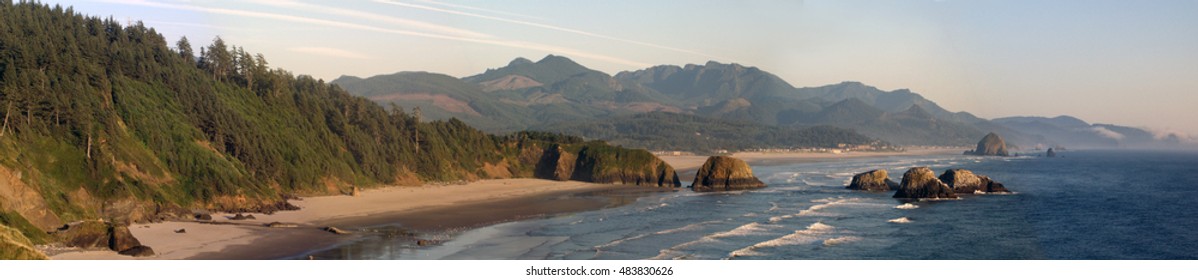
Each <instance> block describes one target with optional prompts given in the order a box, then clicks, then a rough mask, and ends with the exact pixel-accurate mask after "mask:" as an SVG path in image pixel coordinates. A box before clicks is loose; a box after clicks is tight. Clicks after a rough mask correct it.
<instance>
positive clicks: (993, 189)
mask: <svg viewBox="0 0 1198 280" xmlns="http://www.w3.org/2000/svg"><path fill="white" fill-rule="evenodd" d="M940 181H941V182H944V184H945V185H948V186H949V187H950V188H952V189H953V192H955V193H1009V192H1011V191H1009V190H1007V188H1006V187H1004V186H1003V184H1002V183H999V182H995V181H994V180H991V179H990V177H986V176H982V175H977V174H973V172H972V171H969V170H965V169H949V170H945V171H944V174H941V175H940Z"/></svg>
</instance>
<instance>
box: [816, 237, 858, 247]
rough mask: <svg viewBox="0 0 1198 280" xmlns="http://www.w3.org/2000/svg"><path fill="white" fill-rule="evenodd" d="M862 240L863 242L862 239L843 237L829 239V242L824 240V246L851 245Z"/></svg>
mask: <svg viewBox="0 0 1198 280" xmlns="http://www.w3.org/2000/svg"><path fill="white" fill-rule="evenodd" d="M860 240H861V237H856V236H841V237H836V238H829V239H828V240H824V246H836V245H840V244H844V243H849V242H857V241H860Z"/></svg>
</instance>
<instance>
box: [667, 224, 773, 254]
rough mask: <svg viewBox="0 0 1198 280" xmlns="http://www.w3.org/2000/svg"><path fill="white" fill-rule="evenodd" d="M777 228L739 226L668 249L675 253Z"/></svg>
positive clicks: (751, 225)
mask: <svg viewBox="0 0 1198 280" xmlns="http://www.w3.org/2000/svg"><path fill="white" fill-rule="evenodd" d="M777 227H778V226H776V225H763V224H761V223H758V222H752V223H748V224H744V225H741V226H739V227H736V228H734V229H732V230H729V231H721V232H717V233H712V234H708V235H705V236H703V237H700V238H699V239H696V240H692V241H688V242H686V243H682V244H678V245H674V246H673V247H670V248H669V249H670V250H675V251H677V250H680V249H683V248H687V247H690V246H694V245H696V244H704V243H711V242H716V241H719V240H720V239H721V238H729V237H738V236H748V235H758V234H762V233H765V232H767V231H769V229H771V228H777Z"/></svg>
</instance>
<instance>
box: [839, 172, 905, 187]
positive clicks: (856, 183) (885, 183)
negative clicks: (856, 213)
mask: <svg viewBox="0 0 1198 280" xmlns="http://www.w3.org/2000/svg"><path fill="white" fill-rule="evenodd" d="M898 187H899V183H896V182H894V181H892V180H890V177H889V176H888V174H886V170H884V169H878V170H871V171H868V172H864V173H860V174H857V175H853V181H852V182H850V183H849V186H848V187H845V188H846V189H850V190H863V191H871V192H884V191H890V190H893V189H897V188H898Z"/></svg>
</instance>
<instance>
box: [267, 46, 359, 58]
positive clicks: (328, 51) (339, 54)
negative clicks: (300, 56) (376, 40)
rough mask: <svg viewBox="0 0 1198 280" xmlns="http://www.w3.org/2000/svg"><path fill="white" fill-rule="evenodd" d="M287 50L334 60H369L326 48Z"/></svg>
mask: <svg viewBox="0 0 1198 280" xmlns="http://www.w3.org/2000/svg"><path fill="white" fill-rule="evenodd" d="M287 50H288V51H293V52H297V53H306V54H314V55H320V56H328V57H336V58H349V59H369V58H370V57H369V56H367V55H364V54H360V53H356V52H352V51H347V50H342V49H334V48H326V47H294V48H289V49H287Z"/></svg>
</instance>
